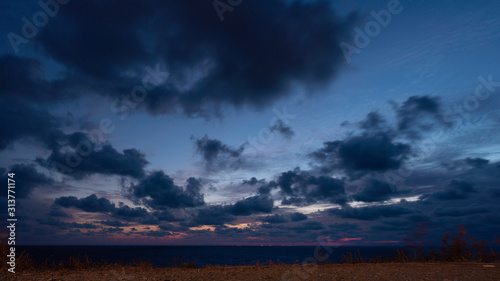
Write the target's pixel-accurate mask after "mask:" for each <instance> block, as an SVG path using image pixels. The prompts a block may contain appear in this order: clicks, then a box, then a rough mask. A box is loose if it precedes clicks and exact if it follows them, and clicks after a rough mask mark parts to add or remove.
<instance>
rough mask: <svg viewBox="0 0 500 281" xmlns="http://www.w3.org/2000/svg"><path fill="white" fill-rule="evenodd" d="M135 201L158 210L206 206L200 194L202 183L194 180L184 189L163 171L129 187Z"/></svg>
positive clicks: (153, 173) (188, 181) (156, 172)
mask: <svg viewBox="0 0 500 281" xmlns="http://www.w3.org/2000/svg"><path fill="white" fill-rule="evenodd" d="M127 189H128V191H129V193H130V196H131V198H132V199H133V200H136V201H139V202H142V203H144V204H145V205H146V206H149V207H151V208H153V209H156V210H164V209H166V208H183V207H196V206H201V205H203V204H205V202H204V200H203V194H200V183H199V182H198V180H196V179H194V178H189V179H188V180H187V186H186V188H185V189H183V188H182V187H180V186H177V185H175V184H174V181H173V179H172V178H170V177H169V176H168V175H166V174H165V173H163V172H162V171H154V172H151V173H150V174H149V175H147V176H146V177H145V178H143V179H141V180H140V181H139V183H137V184H133V185H131V186H129V187H127Z"/></svg>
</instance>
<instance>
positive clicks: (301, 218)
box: [290, 212, 307, 221]
mask: <svg viewBox="0 0 500 281" xmlns="http://www.w3.org/2000/svg"><path fill="white" fill-rule="evenodd" d="M290 220H291V221H304V220H307V215H305V214H302V213H298V212H295V213H293V214H291V215H290Z"/></svg>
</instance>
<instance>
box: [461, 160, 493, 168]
mask: <svg viewBox="0 0 500 281" xmlns="http://www.w3.org/2000/svg"><path fill="white" fill-rule="evenodd" d="M465 162H466V163H467V164H469V165H471V166H473V167H475V168H483V167H485V166H486V165H488V163H489V162H490V161H489V160H487V159H482V158H466V159H465Z"/></svg>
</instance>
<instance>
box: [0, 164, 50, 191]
mask: <svg viewBox="0 0 500 281" xmlns="http://www.w3.org/2000/svg"><path fill="white" fill-rule="evenodd" d="M2 171H3V172H4V173H2V175H3V176H5V177H6V176H7V173H14V174H15V176H14V178H15V179H16V178H19V179H22V180H20V181H16V183H15V187H16V189H15V192H16V194H15V196H16V198H28V197H29V196H30V195H31V193H33V190H34V189H35V188H36V187H41V186H48V185H51V184H53V183H54V180H53V179H52V178H50V177H47V176H46V175H44V174H42V173H40V172H38V171H37V169H36V168H35V165H33V164H30V165H25V164H15V165H12V166H11V167H10V169H9V170H8V172H7V170H6V169H4V168H2V169H1V170H0V172H2ZM0 196H2V197H7V192H5V194H1V195H0Z"/></svg>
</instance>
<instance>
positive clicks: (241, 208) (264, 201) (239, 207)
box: [228, 195, 273, 216]
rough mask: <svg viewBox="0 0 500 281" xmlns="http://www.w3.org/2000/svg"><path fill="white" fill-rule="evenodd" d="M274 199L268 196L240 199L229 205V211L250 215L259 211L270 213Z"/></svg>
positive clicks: (238, 214)
mask: <svg viewBox="0 0 500 281" xmlns="http://www.w3.org/2000/svg"><path fill="white" fill-rule="evenodd" d="M272 209H273V200H272V199H271V198H269V197H267V196H261V195H258V196H252V197H248V198H245V199H243V200H240V201H238V202H236V203H234V205H232V206H229V207H228V211H229V213H231V214H232V215H235V216H248V215H252V214H257V213H270V212H271V211H272Z"/></svg>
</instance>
